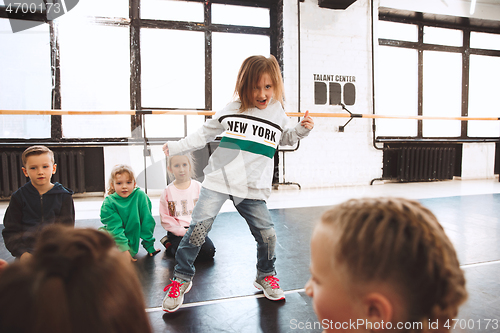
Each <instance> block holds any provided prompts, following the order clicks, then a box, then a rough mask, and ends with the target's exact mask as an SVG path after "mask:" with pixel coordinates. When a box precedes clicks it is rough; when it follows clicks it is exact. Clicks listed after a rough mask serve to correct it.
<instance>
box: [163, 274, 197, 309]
mask: <svg viewBox="0 0 500 333" xmlns="http://www.w3.org/2000/svg"><path fill="white" fill-rule="evenodd" d="M170 281H172V283H170V284H169V285H167V286H166V287H165V289H163V291H166V292H167V294H166V295H165V298H164V299H163V311H166V312H175V311H177V310H178V309H179V308H180V307H181V305H182V303H183V302H184V294H185V293H187V292H188V291H189V290H191V287H192V286H193V282H192V281H184V280H181V279H179V278H174V279H173V280H170Z"/></svg>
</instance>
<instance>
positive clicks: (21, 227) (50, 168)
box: [2, 146, 75, 261]
mask: <svg viewBox="0 0 500 333" xmlns="http://www.w3.org/2000/svg"><path fill="white" fill-rule="evenodd" d="M22 159H23V168H22V170H23V172H24V175H25V176H26V177H29V178H30V181H29V182H28V183H26V184H25V185H23V186H22V187H21V188H19V189H18V190H17V191H15V192H14V193H13V194H12V197H11V198H10V203H9V207H7V210H6V211H5V216H4V219H3V224H4V227H5V228H4V229H3V231H2V235H3V238H4V241H5V247H6V248H7V249H8V250H9V251H10V253H11V254H12V255H13V256H14V257H16V258H17V259H20V260H22V261H24V260H25V259H28V258H29V257H30V256H31V252H32V251H33V248H34V245H35V241H36V237H37V235H38V234H39V233H40V231H41V229H42V228H43V227H44V226H46V225H48V224H53V223H61V224H66V225H70V226H74V225H75V208H74V203H73V197H72V194H73V191H71V190H69V189H66V188H65V187H64V186H62V185H61V184H59V183H57V182H56V183H55V184H52V182H51V178H52V175H53V174H55V173H56V168H57V165H56V164H55V163H54V153H53V152H52V151H51V150H50V149H49V148H47V147H45V146H32V147H29V148H28V149H26V150H25V151H24V152H23V155H22Z"/></svg>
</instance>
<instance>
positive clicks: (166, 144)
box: [163, 142, 169, 157]
mask: <svg viewBox="0 0 500 333" xmlns="http://www.w3.org/2000/svg"><path fill="white" fill-rule="evenodd" d="M163 153H164V154H165V156H167V157H168V156H169V155H168V142H166V143H165V144H164V145H163Z"/></svg>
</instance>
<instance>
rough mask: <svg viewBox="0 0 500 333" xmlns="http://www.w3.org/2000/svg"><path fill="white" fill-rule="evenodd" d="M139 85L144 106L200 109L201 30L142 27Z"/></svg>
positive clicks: (202, 103)
mask: <svg viewBox="0 0 500 333" xmlns="http://www.w3.org/2000/svg"><path fill="white" fill-rule="evenodd" d="M180 45H182V47H180ZM172 46H175V47H172ZM141 85H142V106H143V107H144V108H148V107H159V108H192V109H204V108H205V35H204V33H203V32H197V31H177V30H157V29H142V30H141Z"/></svg>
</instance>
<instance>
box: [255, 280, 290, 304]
mask: <svg viewBox="0 0 500 333" xmlns="http://www.w3.org/2000/svg"><path fill="white" fill-rule="evenodd" d="M278 281H279V280H278V279H277V278H275V277H274V276H272V275H269V276H266V277H265V278H263V279H262V280H255V281H254V283H253V285H254V286H255V288H257V289H259V290H262V291H263V292H264V295H265V296H266V297H267V299H270V300H271V301H279V300H282V299H285V293H284V292H283V290H281V288H280V285H279V284H278Z"/></svg>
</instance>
